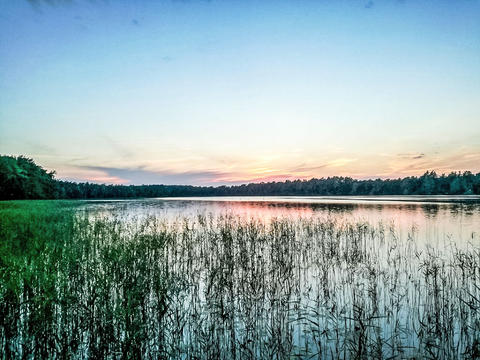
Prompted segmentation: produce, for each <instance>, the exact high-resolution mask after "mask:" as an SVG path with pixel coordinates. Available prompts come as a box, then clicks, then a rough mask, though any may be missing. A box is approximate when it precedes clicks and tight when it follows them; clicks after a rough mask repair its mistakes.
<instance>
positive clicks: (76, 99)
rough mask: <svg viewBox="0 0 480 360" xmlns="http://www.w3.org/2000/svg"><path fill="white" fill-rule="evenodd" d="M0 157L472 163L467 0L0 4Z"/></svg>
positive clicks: (413, 168)
mask: <svg viewBox="0 0 480 360" xmlns="http://www.w3.org/2000/svg"><path fill="white" fill-rule="evenodd" d="M0 154H3V155H25V156H28V157H31V158H33V159H34V160H35V161H36V163H38V164H40V165H42V166H43V167H45V168H46V169H48V170H56V173H57V175H56V176H57V178H60V179H66V180H71V181H90V182H99V183H114V184H159V183H162V184H194V185H221V184H238V183H245V182H260V181H283V180H286V179H290V180H292V179H297V178H299V179H309V178H312V177H316V178H320V177H327V176H334V175H339V176H351V177H354V178H360V179H364V178H378V177H380V178H397V177H404V176H411V175H421V174H423V173H424V172H425V171H426V170H435V171H437V172H438V173H446V172H450V171H464V170H470V171H473V172H480V0H479V1H476V0H456V1H442V0H436V1H421V0H416V1H413V0H403V1H399V0H392V1H388V0H384V1H341V0H339V1H322V0H318V1H313V0H311V1H306V0H305V1H303V0H296V1H293V0H292V1H281V0H279V1H268V0H263V1H248V0H245V1H227V0H222V1H219V0H218V1H217V0H211V1H203V0H198V1H195V0H183V1H182V0H177V1H175V0H165V1H153V0H151V1H149V0H144V1H139V0H136V1H134V0H131V1H126V0H124V1H121V0H118V1H114V0H110V1H107V0H97V1H96V0H70V1H67V0H48V1H47V0H30V1H27V0H16V1H11V0H0Z"/></svg>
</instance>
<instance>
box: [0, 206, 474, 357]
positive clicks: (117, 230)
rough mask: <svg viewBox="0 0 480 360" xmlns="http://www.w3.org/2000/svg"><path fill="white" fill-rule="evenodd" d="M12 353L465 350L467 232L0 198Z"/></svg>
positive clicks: (4, 319)
mask: <svg viewBox="0 0 480 360" xmlns="http://www.w3.org/2000/svg"><path fill="white" fill-rule="evenodd" d="M0 238H1V245H0V255H1V256H0V271H1V273H0V312H1V313H0V349H1V353H2V357H3V358H5V359H12V358H25V359H28V358H124V359H130V358H151V359H154V358H155V359H158V358H164V359H182V358H183V359H292V358H320V359H324V358H325V359H330V358H332V359H350V358H355V359H367V358H378V359H384V358H390V359H396V358H419V359H420V358H422V359H423V358H431V359H452V358H468V359H471V358H478V357H479V356H480V312H479V311H480V248H479V246H478V239H477V238H476V237H475V235H474V234H472V237H471V238H470V239H459V241H463V242H462V244H463V245H462V246H458V247H457V246H455V245H454V244H455V243H454V242H453V240H452V242H450V243H448V244H446V245H445V246H443V245H442V246H435V247H433V246H428V245H427V244H424V243H423V242H422V241H421V239H418V238H417V231H416V229H415V228H412V229H411V231H409V232H408V234H403V235H402V236H400V235H399V231H398V229H397V228H396V227H395V225H394V224H393V223H392V224H386V223H378V224H369V223H365V222H356V221H351V222H337V221H335V219H331V218H315V217H310V218H276V219H272V220H271V221H268V222H267V221H262V220H260V219H255V218H249V219H245V218H241V217H238V216H234V215H223V216H213V215H208V214H201V215H199V216H196V217H189V218H183V219H182V218H178V219H176V220H175V221H167V220H164V219H162V218H159V217H156V216H150V217H146V218H138V219H135V218H131V217H129V218H127V217H123V216H122V214H121V213H120V214H115V215H110V216H105V214H103V215H102V216H99V215H95V214H92V213H91V212H88V211H77V210H75V209H73V208H72V205H71V204H69V203H55V202H43V203H42V202H36V203H33V202H31V203H28V202H26V203H2V204H0Z"/></svg>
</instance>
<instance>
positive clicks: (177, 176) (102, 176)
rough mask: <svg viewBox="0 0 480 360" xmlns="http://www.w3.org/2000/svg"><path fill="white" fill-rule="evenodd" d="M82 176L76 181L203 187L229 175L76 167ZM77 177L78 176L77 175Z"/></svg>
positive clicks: (203, 172) (215, 172) (221, 173)
mask: <svg viewBox="0 0 480 360" xmlns="http://www.w3.org/2000/svg"><path fill="white" fill-rule="evenodd" d="M76 168H77V169H78V170H80V173H81V172H82V171H83V173H84V175H83V176H81V178H78V179H76V180H78V181H91V182H109V183H117V184H118V183H122V184H135V185H141V184H194V185H205V184H210V183H216V182H219V179H221V178H228V177H230V176H231V174H228V173H224V172H219V171H210V170H207V171H186V172H173V171H169V170H163V171H155V170H150V169H146V168H145V167H135V168H120V167H104V166H76ZM77 177H78V175H77Z"/></svg>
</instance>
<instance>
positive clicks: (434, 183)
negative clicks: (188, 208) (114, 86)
mask: <svg viewBox="0 0 480 360" xmlns="http://www.w3.org/2000/svg"><path fill="white" fill-rule="evenodd" d="M479 194H480V173H477V174H474V173H472V172H470V171H464V172H451V173H450V174H441V175H438V174H437V173H436V172H435V171H427V172H425V173H424V174H423V175H422V176H417V177H415V176H410V177H405V178H398V179H373V180H372V179H369V180H359V179H353V178H350V177H341V176H333V177H327V178H320V179H316V178H312V179H310V180H294V181H290V180H286V181H283V182H268V183H264V182H262V183H250V184H243V185H232V186H225V185H224V186H217V187H213V186H192V185H109V184H95V183H89V182H84V183H76V182H71V181H62V180H58V179H56V178H55V172H54V171H50V172H49V171H47V170H45V169H44V168H42V167H41V166H39V165H37V164H36V163H35V162H34V160H33V159H30V158H28V157H25V156H18V157H15V156H0V199H1V200H13V199H111V198H143V197H174V196H280V195H283V196H315V195H343V196H345V195H479Z"/></svg>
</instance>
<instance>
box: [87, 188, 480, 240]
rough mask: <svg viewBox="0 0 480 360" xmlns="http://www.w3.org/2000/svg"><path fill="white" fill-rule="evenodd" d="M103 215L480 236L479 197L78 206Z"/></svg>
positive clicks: (468, 237) (273, 199)
mask: <svg viewBox="0 0 480 360" xmlns="http://www.w3.org/2000/svg"><path fill="white" fill-rule="evenodd" d="M82 208H84V209H88V210H89V211H94V212H98V213H100V212H102V213H103V214H105V215H107V214H113V213H116V214H119V213H121V214H122V215H123V216H135V217H145V216H148V215H154V216H159V217H162V218H165V219H169V220H173V219H177V218H181V217H195V216H197V215H199V214H212V215H220V214H232V215H236V216H239V217H242V218H244V219H248V218H252V217H253V218H257V219H261V220H262V221H270V220H271V219H272V218H282V217H287V218H291V219H294V218H298V217H303V218H305V217H320V218H334V219H335V220H337V221H346V220H348V221H355V222H368V223H371V224H376V223H379V222H383V223H385V224H391V223H393V224H394V226H395V227H396V228H397V230H398V231H399V234H401V235H405V234H406V233H408V232H409V231H411V229H412V228H415V229H416V230H417V232H418V233H419V240H420V241H422V242H428V243H431V244H436V243H439V242H445V241H449V240H450V239H453V240H454V241H456V242H458V244H462V243H465V242H466V241H471V239H476V240H478V236H480V196H471V195H470V196H425V195H418V196H335V197H329V196H317V197H298V196H267V197H255V196H250V197H190V198H181V197H179V198H155V199H140V200H138V199H135V200H111V201H109V200H94V201H87V202H86V204H85V205H84V206H83V207H82Z"/></svg>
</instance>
